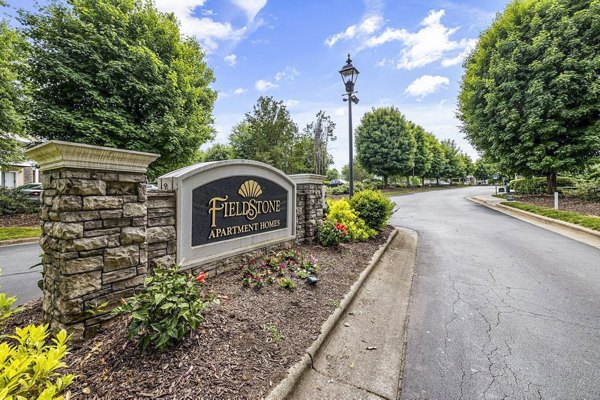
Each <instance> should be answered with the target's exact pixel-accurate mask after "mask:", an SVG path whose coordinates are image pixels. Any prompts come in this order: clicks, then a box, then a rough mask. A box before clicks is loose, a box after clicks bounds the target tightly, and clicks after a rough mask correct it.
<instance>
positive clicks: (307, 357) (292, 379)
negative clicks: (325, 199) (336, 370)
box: [265, 228, 399, 400]
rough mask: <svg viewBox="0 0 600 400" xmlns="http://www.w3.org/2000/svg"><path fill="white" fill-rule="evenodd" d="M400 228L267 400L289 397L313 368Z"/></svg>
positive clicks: (395, 230)
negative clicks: (322, 349)
mask: <svg viewBox="0 0 600 400" xmlns="http://www.w3.org/2000/svg"><path fill="white" fill-rule="evenodd" d="M398 232H399V230H398V228H394V230H393V231H392V233H390V236H389V237H388V238H387V241H386V242H385V244H383V245H382V246H381V247H380V248H379V249H377V251H376V252H375V253H374V254H373V257H371V262H370V264H369V266H368V267H367V268H365V269H364V270H363V271H362V272H361V273H360V275H359V277H358V280H356V282H354V284H353V285H352V287H350V291H349V292H348V293H346V296H344V299H343V300H342V301H341V302H340V306H339V307H338V308H337V309H336V310H335V311H334V312H333V314H331V315H330V316H329V318H327V320H326V321H325V322H324V323H323V325H322V326H321V333H320V334H319V336H318V337H317V339H316V340H315V341H314V342H313V343H312V344H311V345H310V347H309V348H308V349H306V351H305V354H304V356H302V359H301V360H300V361H298V362H297V363H296V364H294V365H292V366H291V367H290V369H289V370H288V374H287V376H286V377H285V378H284V379H283V380H282V381H281V382H279V384H278V385H277V386H275V388H274V389H273V390H272V391H271V393H269V395H268V396H267V397H265V399H266V400H281V399H285V398H287V397H288V396H289V395H290V394H291V393H292V391H293V390H294V389H295V388H296V385H297V384H298V381H299V380H300V378H301V377H302V375H303V374H304V372H305V371H306V370H308V369H310V368H312V364H313V359H314V357H315V356H316V354H317V353H318V352H319V350H320V349H321V346H323V344H324V343H325V341H326V340H327V339H328V338H329V335H330V334H331V332H332V331H333V328H334V327H335V325H336V324H337V322H338V321H339V320H340V318H341V317H342V316H343V315H344V314H345V312H346V310H347V309H348V307H349V306H350V303H352V301H353V300H354V297H356V294H357V293H358V291H359V290H360V288H361V287H362V285H363V283H364V282H365V281H366V280H367V278H368V277H369V275H370V274H371V271H372V270H373V269H374V268H375V266H376V265H377V264H378V263H379V260H380V259H381V256H382V255H383V253H385V251H386V250H387V249H388V247H389V246H390V243H391V242H392V240H393V239H394V238H395V237H396V235H397V234H398Z"/></svg>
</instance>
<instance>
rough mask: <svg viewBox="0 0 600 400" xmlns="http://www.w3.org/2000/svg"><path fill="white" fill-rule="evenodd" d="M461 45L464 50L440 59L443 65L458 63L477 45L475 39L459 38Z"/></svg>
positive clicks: (449, 65)
mask: <svg viewBox="0 0 600 400" xmlns="http://www.w3.org/2000/svg"><path fill="white" fill-rule="evenodd" d="M461 45H462V46H463V47H464V50H463V51H462V52H461V53H460V54H459V55H457V56H456V57H453V58H444V59H443V60H442V66H443V67H451V66H453V65H457V64H460V63H462V62H463V61H464V59H465V58H467V56H468V55H469V53H470V52H471V51H473V49H474V48H475V46H477V39H467V40H464V39H463V40H461Z"/></svg>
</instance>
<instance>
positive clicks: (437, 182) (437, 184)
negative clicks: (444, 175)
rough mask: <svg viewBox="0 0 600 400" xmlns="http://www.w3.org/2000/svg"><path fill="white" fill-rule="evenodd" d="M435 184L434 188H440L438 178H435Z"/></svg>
mask: <svg viewBox="0 0 600 400" xmlns="http://www.w3.org/2000/svg"><path fill="white" fill-rule="evenodd" d="M435 184H436V186H440V178H435Z"/></svg>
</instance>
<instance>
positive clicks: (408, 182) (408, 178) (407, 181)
mask: <svg viewBox="0 0 600 400" xmlns="http://www.w3.org/2000/svg"><path fill="white" fill-rule="evenodd" d="M406 187H410V176H408V175H406Z"/></svg>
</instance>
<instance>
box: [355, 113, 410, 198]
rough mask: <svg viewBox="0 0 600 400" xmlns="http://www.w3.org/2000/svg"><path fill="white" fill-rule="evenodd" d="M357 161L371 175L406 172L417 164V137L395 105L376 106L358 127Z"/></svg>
mask: <svg viewBox="0 0 600 400" xmlns="http://www.w3.org/2000/svg"><path fill="white" fill-rule="evenodd" d="M356 150H357V157H358V161H359V162H360V163H361V164H362V165H363V166H364V167H365V168H366V169H367V171H369V172H370V173H372V174H376V175H380V176H382V177H383V182H384V186H385V187H387V186H388V178H389V177H390V176H392V175H398V174H405V173H406V172H407V171H409V170H412V167H413V166H414V153H415V138H414V135H413V134H412V132H411V130H410V129H409V126H408V121H407V120H406V118H404V116H403V115H402V113H400V111H398V109H396V108H394V107H382V108H373V110H372V111H370V112H367V113H366V114H365V115H364V116H363V117H362V119H361V121H360V125H359V126H358V128H357V129H356Z"/></svg>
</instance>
